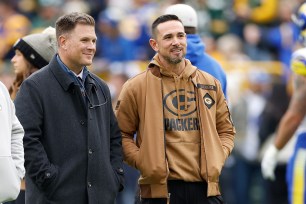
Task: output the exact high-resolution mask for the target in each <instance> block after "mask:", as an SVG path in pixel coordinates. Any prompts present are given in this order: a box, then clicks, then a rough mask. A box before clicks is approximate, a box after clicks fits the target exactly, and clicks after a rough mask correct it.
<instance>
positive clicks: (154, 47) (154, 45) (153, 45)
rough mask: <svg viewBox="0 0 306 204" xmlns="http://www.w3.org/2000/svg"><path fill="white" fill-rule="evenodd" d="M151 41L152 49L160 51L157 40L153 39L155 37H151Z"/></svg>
mask: <svg viewBox="0 0 306 204" xmlns="http://www.w3.org/2000/svg"><path fill="white" fill-rule="evenodd" d="M149 43H150V45H151V47H152V49H153V50H154V51H155V52H157V51H158V44H157V42H156V40H155V39H153V38H151V39H150V40H149Z"/></svg>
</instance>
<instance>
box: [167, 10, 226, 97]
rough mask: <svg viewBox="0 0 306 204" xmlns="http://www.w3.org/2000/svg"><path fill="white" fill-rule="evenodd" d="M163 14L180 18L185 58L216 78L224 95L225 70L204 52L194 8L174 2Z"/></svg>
mask: <svg viewBox="0 0 306 204" xmlns="http://www.w3.org/2000/svg"><path fill="white" fill-rule="evenodd" d="M165 14H174V15H176V16H178V17H179V18H180V19H181V21H182V23H183V25H184V29H185V33H186V34H187V53H186V59H189V60H190V62H191V64H193V65H194V66H196V67H197V68H199V69H200V70H202V71H205V72H207V73H209V74H211V75H212V76H214V77H215V78H216V79H218V80H219V81H220V83H221V86H222V91H223V93H224V95H225V97H226V96H227V91H226V86H227V81H226V74H225V71H224V70H223V69H222V67H221V66H220V64H219V63H218V62H217V61H216V60H215V59H214V58H212V57H211V56H209V55H208V54H207V53H206V52H205V45H204V43H203V41H202V39H201V37H200V36H199V35H198V34H197V28H198V17H197V13H196V11H195V10H194V8H192V7H191V6H189V5H187V4H174V5H171V6H169V7H167V8H166V10H165Z"/></svg>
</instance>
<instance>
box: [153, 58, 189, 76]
mask: <svg viewBox="0 0 306 204" xmlns="http://www.w3.org/2000/svg"><path fill="white" fill-rule="evenodd" d="M158 58H159V61H160V62H161V65H162V66H163V67H165V68H166V69H167V70H169V71H171V72H173V73H175V74H176V75H178V76H179V75H181V73H182V72H183V71H184V68H185V61H184V59H183V60H182V61H181V62H179V63H177V64H174V63H169V62H167V61H166V60H164V59H163V58H161V57H158Z"/></svg>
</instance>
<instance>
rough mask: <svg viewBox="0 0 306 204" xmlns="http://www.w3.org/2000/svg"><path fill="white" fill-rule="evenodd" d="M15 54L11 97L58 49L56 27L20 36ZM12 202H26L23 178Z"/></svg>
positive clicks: (12, 60) (20, 203) (14, 95)
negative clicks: (19, 189)
mask: <svg viewBox="0 0 306 204" xmlns="http://www.w3.org/2000/svg"><path fill="white" fill-rule="evenodd" d="M13 48H14V50H15V55H14V57H13V58H12V59H11V62H12V65H13V68H14V72H15V75H16V76H15V80H14V82H13V84H12V86H10V88H9V93H10V96H11V99H12V100H14V99H15V98H16V94H17V92H18V91H19V88H20V85H21V83H22V82H23V81H24V80H25V79H26V78H28V77H29V76H30V75H31V74H33V73H34V72H36V71H37V70H39V69H40V68H42V67H44V66H46V65H47V64H48V63H49V61H50V60H51V59H52V57H53V56H54V55H55V53H56V51H57V43H56V36H55V29H54V28H52V27H48V28H47V29H45V30H44V31H43V32H42V33H35V34H30V35H27V36H24V37H22V38H20V39H19V40H18V41H16V43H15V44H14V46H13ZM9 203H10V204H24V203H25V182H24V180H22V183H21V193H20V194H19V196H18V198H17V199H16V201H13V202H9Z"/></svg>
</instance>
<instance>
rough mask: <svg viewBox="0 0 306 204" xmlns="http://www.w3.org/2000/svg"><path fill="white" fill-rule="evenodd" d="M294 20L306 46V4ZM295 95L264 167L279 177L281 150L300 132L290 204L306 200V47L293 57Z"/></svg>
mask: <svg viewBox="0 0 306 204" xmlns="http://www.w3.org/2000/svg"><path fill="white" fill-rule="evenodd" d="M293 19H294V22H295V23H296V24H297V25H298V26H299V28H300V39H301V42H302V45H303V46H306V23H305V22H306V3H304V4H302V5H301V7H300V8H299V10H298V12H297V14H296V15H294V18H293ZM291 70H292V74H293V95H292V97H291V100H290V104H289V107H288V109H287V111H286V112H285V114H284V116H283V117H282V119H281V121H280V124H279V127H278V129H277V133H276V136H275V138H274V142H273V144H271V145H270V146H269V147H268V149H267V150H266V152H265V154H264V157H263V159H262V163H261V168H262V174H263V176H264V177H265V178H267V179H271V180H274V179H275V174H274V171H275V167H276V164H277V159H278V155H279V154H280V150H281V149H283V147H284V146H285V145H286V144H287V143H288V142H289V140H290V139H291V138H292V137H293V136H294V135H296V136H297V141H296V144H295V148H294V153H293V155H292V157H291V159H290V160H289V162H288V164H287V184H288V198H289V203H290V204H296V203H298V204H305V203H306V196H305V195H306V188H305V183H306V179H305V178H306V176H305V174H306V168H305V167H306V117H305V116H306V106H305V104H306V48H301V49H298V50H296V51H295V52H294V53H293V54H292V57H291Z"/></svg>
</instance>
